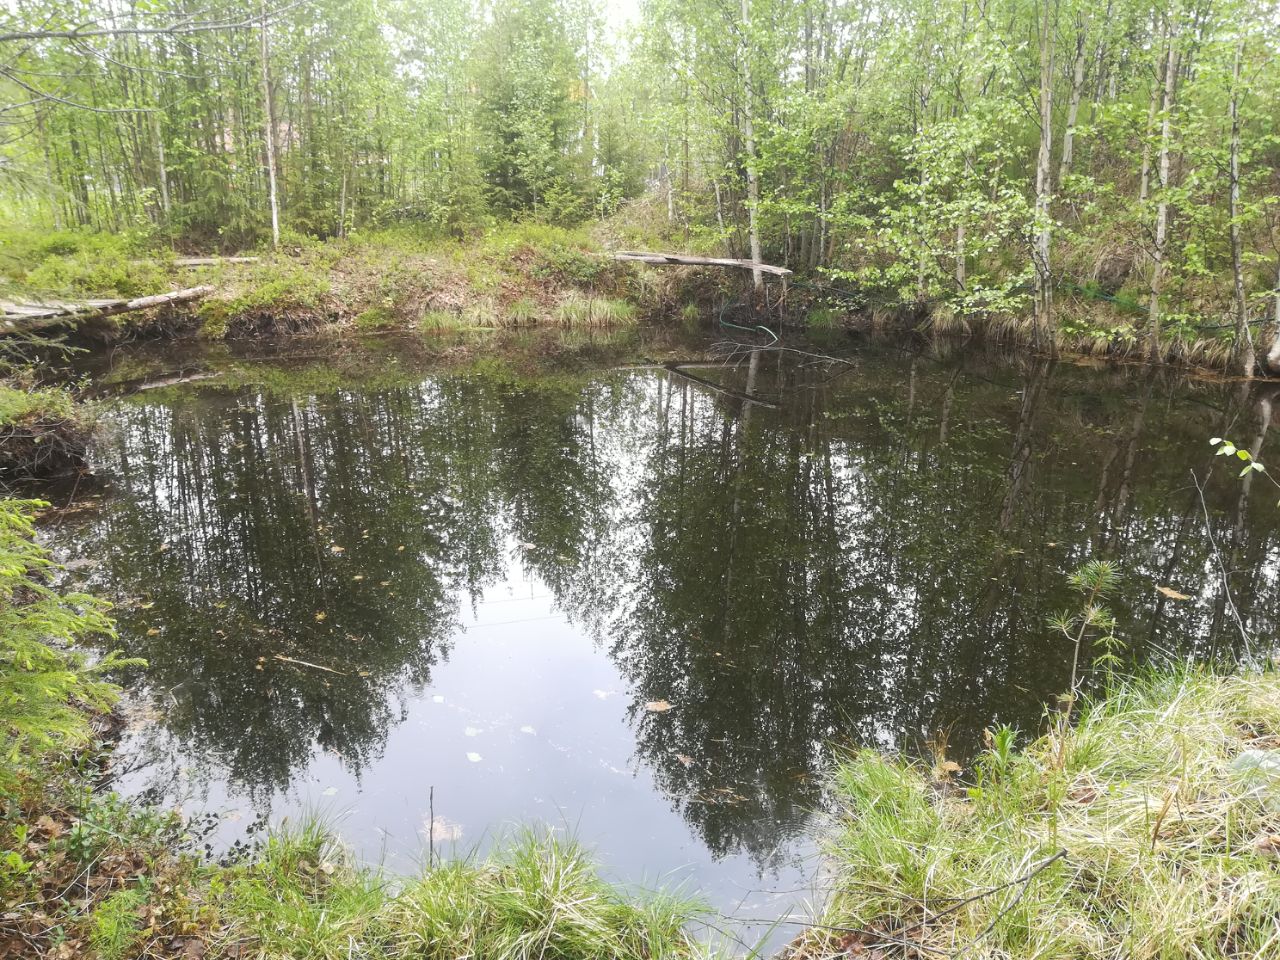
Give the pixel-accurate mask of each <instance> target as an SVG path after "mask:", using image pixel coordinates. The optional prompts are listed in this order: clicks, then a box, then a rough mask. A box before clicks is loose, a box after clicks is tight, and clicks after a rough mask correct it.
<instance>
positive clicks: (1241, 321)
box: [1230, 41, 1257, 377]
mask: <svg viewBox="0 0 1280 960" xmlns="http://www.w3.org/2000/svg"><path fill="white" fill-rule="evenodd" d="M1243 47H1244V43H1243V41H1241V42H1240V43H1239V44H1237V45H1236V55H1235V61H1234V63H1233V64H1232V67H1231V211H1230V212H1231V272H1232V276H1233V279H1234V281H1235V314H1236V316H1235V320H1236V338H1235V349H1234V351H1233V354H1232V358H1231V365H1232V367H1233V368H1234V372H1235V373H1236V374H1238V375H1239V376H1242V377H1251V376H1253V369H1254V367H1255V366H1256V365H1257V358H1256V357H1255V356H1254V352H1253V340H1252V339H1250V337H1249V311H1248V303H1247V301H1246V300H1245V289H1244V240H1243V238H1242V237H1241V235H1240V60H1241V58H1242V57H1243V55H1244V50H1243V49H1242V48H1243Z"/></svg>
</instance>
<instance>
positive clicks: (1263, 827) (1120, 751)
mask: <svg viewBox="0 0 1280 960" xmlns="http://www.w3.org/2000/svg"><path fill="white" fill-rule="evenodd" d="M1012 743H1013V735H1012V732H1011V731H999V732H996V733H995V734H993V735H992V737H991V742H990V746H989V748H988V749H987V751H986V752H985V753H984V754H983V755H982V756H980V757H979V758H978V759H977V760H976V762H975V763H974V765H973V769H972V771H970V772H969V774H968V776H967V777H966V781H967V782H968V784H969V786H967V787H961V786H958V785H957V784H955V783H952V782H951V781H950V780H949V779H948V777H949V773H948V772H947V770H946V769H945V768H941V767H938V766H935V768H934V769H933V770H930V769H929V768H927V767H926V766H924V765H921V764H912V763H908V762H905V761H902V760H897V759H892V758H886V757H884V756H881V755H878V754H875V753H871V752H862V753H857V754H854V755H852V756H849V757H848V758H846V759H845V760H844V761H843V762H842V763H840V764H839V766H838V769H837V770H836V771H835V774H834V778H833V791H834V795H835V797H836V800H837V802H838V804H839V816H838V824H837V826H836V829H835V830H834V832H833V833H832V835H831V836H830V837H829V841H828V850H827V852H828V854H829V855H830V857H831V862H832V864H833V865H834V869H835V872H836V875H835V881H834V882H835V894H834V896H833V898H832V901H831V903H830V905H829V908H828V909H827V912H826V916H825V917H824V922H825V923H827V924H829V925H830V926H832V927H838V928H843V929H842V930H839V931H833V930H827V931H825V932H816V933H815V934H814V935H813V936H812V938H811V942H810V944H809V949H808V951H807V953H808V955H809V956H813V957H818V956H826V955H828V954H829V953H830V948H831V946H832V944H833V943H837V942H838V943H844V944H845V945H846V946H849V945H851V944H857V945H859V947H860V948H861V949H864V950H866V949H894V950H898V953H894V954H892V955H895V956H897V955H901V948H899V947H886V946H885V945H886V943H887V942H888V941H889V940H893V939H897V940H903V939H905V940H908V941H910V942H912V943H915V944H920V947H919V948H918V949H919V954H918V955H919V956H922V957H923V956H942V955H944V954H945V955H952V956H956V955H961V954H963V955H964V956H966V957H972V958H980V957H986V958H1009V960H1013V958H1017V960H1031V958H1045V960H1049V958H1054V960H1057V958H1067V957H1079V958H1085V957H1088V958H1094V957H1114V958H1127V960H1173V958H1192V957H1194V958H1206V960H1209V958H1223V960H1225V958H1240V960H1243V958H1246V957H1249V958H1253V957H1265V956H1271V957H1276V956H1280V870H1278V869H1277V863H1276V860H1275V855H1276V852H1277V845H1280V840H1271V839H1268V838H1272V837H1274V835H1275V834H1278V833H1280V808H1278V807H1276V806H1272V807H1270V808H1268V806H1267V805H1266V804H1265V803H1264V802H1263V800H1261V799H1260V798H1259V797H1257V796H1252V795H1251V794H1250V789H1249V786H1248V785H1247V784H1245V783H1242V782H1241V781H1240V779H1239V778H1238V776H1237V775H1236V774H1234V773H1233V771H1232V768H1231V761H1232V759H1233V757H1235V756H1236V755H1237V754H1238V753H1239V752H1240V751H1241V750H1243V749H1247V748H1250V747H1256V748H1262V749H1268V750H1275V749H1277V748H1278V747H1280V676H1277V675H1275V674H1274V673H1271V674H1243V675H1236V676H1218V675H1214V674H1211V673H1208V672H1200V671H1188V672H1185V673H1181V674H1174V675H1170V674H1162V675H1158V676H1150V677H1146V678H1142V679H1139V680H1136V681H1132V682H1130V683H1128V684H1126V685H1123V686H1121V687H1120V688H1119V689H1117V690H1116V691H1115V692H1114V693H1113V694H1112V695H1111V696H1109V697H1108V698H1107V699H1105V700H1104V701H1102V702H1100V703H1097V704H1094V705H1092V706H1090V707H1088V708H1087V709H1086V710H1085V711H1084V712H1083V714H1082V716H1081V717H1080V718H1079V720H1078V722H1077V723H1076V724H1075V725H1074V726H1068V727H1066V728H1065V732H1063V733H1054V734H1049V735H1046V736H1044V737H1042V738H1040V739H1038V740H1036V741H1035V742H1033V743H1031V744H1030V745H1028V746H1027V747H1026V748H1025V749H1022V750H1017V749H1014V748H1013V746H1012ZM939 771H940V776H939ZM1277 799H1280V797H1277ZM1059 851H1064V853H1063V856H1062V857H1061V858H1060V859H1057V860H1052V861H1051V860H1050V858H1052V857H1053V856H1054V855H1055V854H1057V853H1058V852H1059ZM1038 868H1039V869H1038ZM1037 870H1038V872H1037ZM967 898H975V899H972V900H968V899H967ZM854 930H858V931H863V932H850V931H854ZM913 949H915V948H913ZM824 951H827V952H826V953H824ZM886 955H889V954H886Z"/></svg>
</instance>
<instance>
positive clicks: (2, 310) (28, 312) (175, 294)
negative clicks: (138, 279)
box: [0, 286, 213, 333]
mask: <svg viewBox="0 0 1280 960" xmlns="http://www.w3.org/2000/svg"><path fill="white" fill-rule="evenodd" d="M211 293H213V287H210V286H199V287H188V288H186V289H185V290H173V291H171V292H169V293H156V294H152V295H151V296H149V297H135V298H134V299H132V300H79V301H72V302H59V303H3V302H0V333H25V332H28V331H31V330H39V329H42V328H44V327H50V326H56V325H58V324H63V323H76V322H79V321H81V320H97V319H99V318H100V317H110V316H113V315H114V314H117V313H132V312H134V311H135V310H151V309H154V308H155V307H166V306H169V305H171V304H175V303H188V302H190V301H192V300H200V299H202V298H204V297H207V296H208V295H209V294H211Z"/></svg>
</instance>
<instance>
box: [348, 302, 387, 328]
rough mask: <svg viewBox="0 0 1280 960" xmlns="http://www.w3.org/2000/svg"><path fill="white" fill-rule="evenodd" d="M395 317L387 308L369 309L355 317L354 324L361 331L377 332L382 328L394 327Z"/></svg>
mask: <svg viewBox="0 0 1280 960" xmlns="http://www.w3.org/2000/svg"><path fill="white" fill-rule="evenodd" d="M395 323H396V315H395V314H394V313H392V311H391V309H390V308H389V307H370V308H369V309H368V310H362V311H361V312H360V313H358V314H357V315H356V319H355V324H356V327H357V328H358V329H361V330H378V329H380V328H382V327H390V326H394V325H395Z"/></svg>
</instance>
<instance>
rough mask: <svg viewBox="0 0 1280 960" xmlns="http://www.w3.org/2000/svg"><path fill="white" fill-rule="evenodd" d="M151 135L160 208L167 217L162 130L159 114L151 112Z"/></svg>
mask: <svg viewBox="0 0 1280 960" xmlns="http://www.w3.org/2000/svg"><path fill="white" fill-rule="evenodd" d="M151 135H152V136H153V137H155V141H156V173H157V174H158V176H159V181H160V209H161V210H163V211H164V218H165V220H166V221H168V219H169V172H168V170H166V169H165V166H166V164H165V159H164V132H163V131H162V130H161V129H160V114H159V113H158V112H157V113H153V114H151Z"/></svg>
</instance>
